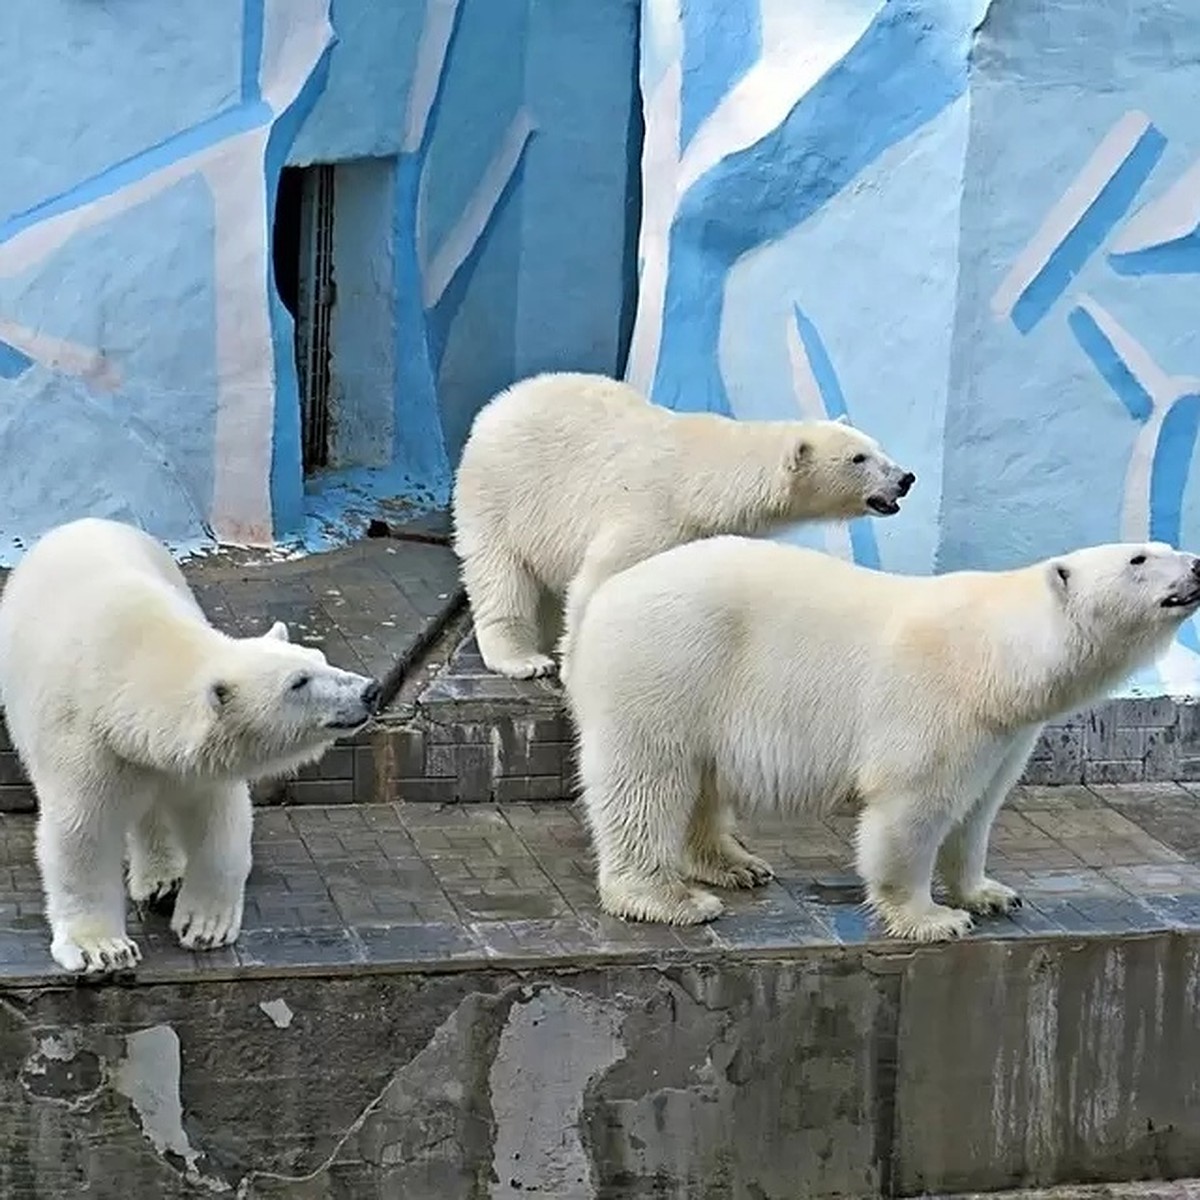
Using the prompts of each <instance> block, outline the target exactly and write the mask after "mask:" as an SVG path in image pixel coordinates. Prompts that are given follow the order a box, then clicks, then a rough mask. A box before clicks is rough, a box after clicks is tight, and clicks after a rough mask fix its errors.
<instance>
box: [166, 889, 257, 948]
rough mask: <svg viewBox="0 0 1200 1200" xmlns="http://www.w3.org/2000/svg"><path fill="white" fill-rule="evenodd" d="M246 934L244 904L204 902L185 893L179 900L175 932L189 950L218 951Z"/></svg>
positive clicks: (172, 925) (172, 928) (173, 918)
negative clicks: (242, 932)
mask: <svg viewBox="0 0 1200 1200" xmlns="http://www.w3.org/2000/svg"><path fill="white" fill-rule="evenodd" d="M241 931H242V902H241V900H240V898H239V899H238V900H237V901H235V902H232V903H212V902H203V901H200V900H196V899H193V898H191V897H189V896H187V894H186V891H184V892H181V893H180V894H179V896H178V897H177V898H176V900H175V913H174V915H173V916H172V917H171V932H172V933H173V934H174V935H175V936H176V937H177V938H178V939H179V944H180V945H181V946H182V947H183V948H184V949H185V950H217V949H220V947H222V946H230V945H232V944H233V943H234V942H236V941H237V939H238V934H240V933H241Z"/></svg>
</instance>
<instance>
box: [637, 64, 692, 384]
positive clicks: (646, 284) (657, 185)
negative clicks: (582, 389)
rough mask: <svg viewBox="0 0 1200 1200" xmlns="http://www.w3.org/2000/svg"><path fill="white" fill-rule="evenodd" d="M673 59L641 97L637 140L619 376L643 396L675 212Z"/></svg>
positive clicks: (676, 71) (655, 347) (653, 362)
mask: <svg viewBox="0 0 1200 1200" xmlns="http://www.w3.org/2000/svg"><path fill="white" fill-rule="evenodd" d="M682 78H683V73H682V69H681V67H680V65H679V63H674V64H672V65H671V66H670V67H668V68H667V70H666V71H664V72H663V77H662V80H661V81H660V82H659V84H658V86H657V87H656V88H655V89H654V91H653V92H652V93H651V94H650V96H649V97H648V98H647V100H646V121H645V125H646V135H645V138H644V140H643V143H642V178H643V180H645V185H644V186H643V188H642V228H641V233H640V234H639V236H638V242H639V245H638V257H639V259H640V260H641V261H640V263H639V271H638V305H637V315H636V317H635V319H634V323H633V337H632V338H631V339H630V345H629V360H628V362H627V363H626V366H625V378H626V380H628V382H629V383H630V384H632V385H633V386H634V387H635V388H637V389H638V390H639V391H641V392H643V393H645V394H646V395H649V393H650V385H651V384H652V383H653V382H654V373H655V371H656V369H657V367H658V351H659V346H660V345H661V343H662V325H663V305H664V304H665V303H666V297H667V263H668V258H669V257H670V238H671V222H672V220H674V217H675V172H676V171H677V170H678V166H679V120H680V109H679V88H680V84H681V82H682Z"/></svg>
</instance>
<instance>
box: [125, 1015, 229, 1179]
mask: <svg viewBox="0 0 1200 1200" xmlns="http://www.w3.org/2000/svg"><path fill="white" fill-rule="evenodd" d="M180 1078H181V1069H180V1057H179V1035H178V1034H176V1032H175V1030H174V1029H172V1028H171V1027H170V1026H169V1025H153V1026H151V1027H150V1028H149V1029H139V1030H138V1031H137V1032H136V1033H131V1034H130V1035H129V1036H128V1037H127V1038H126V1039H125V1058H124V1059H123V1060H122V1061H121V1062H120V1063H119V1064H118V1065H117V1068H116V1071H115V1072H114V1074H113V1087H114V1088H115V1089H116V1090H117V1091H118V1092H119V1093H120V1094H121V1095H122V1096H124V1097H125V1098H126V1099H127V1100H128V1101H129V1102H130V1103H131V1104H132V1105H133V1109H134V1112H136V1113H137V1115H138V1120H139V1121H140V1122H141V1125H142V1133H143V1134H144V1135H145V1136H146V1137H147V1138H148V1139H149V1141H150V1143H151V1144H152V1145H153V1146H154V1149H155V1150H157V1151H158V1153H159V1154H161V1155H162V1156H163V1157H164V1158H166V1157H167V1156H168V1155H172V1156H176V1157H178V1158H179V1159H182V1160H183V1162H184V1163H185V1164H186V1168H185V1169H186V1175H187V1178H188V1180H189V1181H190V1182H192V1183H196V1184H199V1185H201V1186H202V1187H205V1188H207V1189H208V1190H209V1191H212V1192H228V1191H229V1190H230V1189H229V1185H228V1184H227V1183H226V1182H225V1181H224V1180H222V1179H216V1178H213V1177H211V1176H209V1175H206V1174H204V1173H203V1172H202V1171H201V1170H200V1168H199V1166H198V1165H197V1164H198V1163H199V1160H200V1158H201V1153H200V1151H198V1150H196V1149H194V1148H193V1147H192V1144H191V1142H190V1141H189V1140H188V1135H187V1134H186V1133H185V1132H184V1128H183V1101H182V1099H181V1097H180V1092H179V1084H180Z"/></svg>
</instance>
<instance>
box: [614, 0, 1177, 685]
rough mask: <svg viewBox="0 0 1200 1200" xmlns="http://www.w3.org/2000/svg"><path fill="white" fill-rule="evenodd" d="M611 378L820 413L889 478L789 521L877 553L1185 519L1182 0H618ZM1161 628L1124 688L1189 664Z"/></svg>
mask: <svg viewBox="0 0 1200 1200" xmlns="http://www.w3.org/2000/svg"><path fill="white" fill-rule="evenodd" d="M641 75H642V89H643V93H644V103H645V108H646V145H645V153H644V185H643V186H644V196H645V202H644V208H643V225H642V234H641V246H640V253H641V275H642V279H641V282H642V287H641V294H640V299H639V311H638V316H637V325H636V328H635V333H634V340H633V349H632V353H631V358H630V364H629V370H628V375H629V378H630V379H631V380H632V381H633V382H635V383H637V384H638V385H640V386H643V387H646V388H649V389H651V390H652V393H653V396H654V398H655V399H656V400H658V401H659V402H661V403H663V404H666V405H668V406H670V407H674V408H680V409H709V410H713V411H720V412H727V413H732V414H734V415H736V416H740V417H782V416H789V415H790V416H795V415H797V414H807V415H814V416H820V415H825V414H836V413H839V412H848V414H849V416H850V417H851V419H852V420H853V421H854V422H855V423H857V424H860V425H861V426H862V427H864V428H866V429H868V430H870V431H871V432H872V433H874V434H875V435H877V436H878V437H879V438H880V440H881V441H883V442H884V444H885V445H886V446H888V447H889V448H890V449H891V450H892V452H893V453H894V454H895V456H896V457H898V458H900V459H902V460H903V461H905V462H906V463H908V464H911V465H913V467H914V469H915V470H916V472H917V474H918V476H919V477H920V482H919V484H918V486H917V488H916V489H915V491H914V493H913V495H912V497H911V498H910V500H909V501H908V502H907V503H906V507H905V511H904V514H903V515H902V516H900V517H898V518H896V519H895V520H889V521H863V522H857V523H855V524H854V526H853V527H852V528H851V529H849V530H847V529H844V528H828V529H821V530H815V531H814V530H808V531H805V532H803V533H800V532H797V533H796V534H795V535H794V536H796V537H797V539H798V540H804V541H807V542H810V543H814V544H817V545H823V546H825V547H826V548H828V549H830V550H832V551H833V552H835V553H839V554H846V555H851V554H852V555H853V556H854V557H855V558H856V559H857V560H858V561H860V562H863V563H867V564H878V565H881V566H883V567H884V568H885V569H892V570H910V571H917V572H928V571H931V570H949V569H955V568H959V567H966V566H976V567H978V566H982V567H1004V566H1009V565H1015V564H1018V563H1021V562H1025V561H1029V560H1031V559H1033V558H1037V557H1042V556H1048V555H1051V554H1054V553H1058V552H1060V551H1063V550H1066V549H1070V548H1072V547H1075V546H1078V545H1083V544H1087V543H1093V542H1102V541H1113V540H1119V539H1130V540H1133V539H1139V540H1140V539H1145V538H1147V537H1153V538H1159V539H1163V540H1167V541H1171V542H1175V543H1177V544H1178V543H1181V544H1184V545H1190V546H1191V547H1192V548H1196V547H1197V546H1198V545H1200V488H1198V487H1197V486H1196V485H1195V482H1193V478H1192V470H1191V468H1192V462H1193V458H1194V456H1195V442H1196V432H1197V428H1198V427H1200V323H1197V320H1196V314H1197V296H1198V293H1197V290H1196V289H1197V284H1196V273H1197V271H1198V270H1200V238H1197V232H1196V231H1197V226H1198V225H1200V198H1198V197H1200V190H1198V189H1200V159H1198V157H1197V156H1198V155H1200V134H1198V132H1197V126H1196V123H1195V121H1194V120H1193V117H1192V112H1193V109H1194V98H1195V96H1196V94H1197V91H1198V90H1200V25H1198V24H1197V22H1196V21H1195V13H1194V6H1193V5H1192V4H1191V3H1190V0H1063V2H1061V3H1055V4H1046V3H1044V2H1043V0H893V2H891V3H884V2H883V0H805V2H803V3H797V2H795V0H730V2H729V3H726V4H723V5H721V6H719V8H718V7H715V6H713V5H711V4H705V3H703V2H702V0H646V4H645V6H644V28H643V43H642V69H641ZM1198 652H1200V642H1198V641H1197V637H1196V631H1195V628H1194V626H1193V625H1192V624H1189V625H1188V626H1187V627H1185V631H1184V633H1183V635H1182V637H1181V639H1180V642H1179V643H1178V644H1177V645H1176V647H1175V649H1174V650H1173V651H1172V652H1171V654H1170V655H1168V657H1167V658H1166V659H1165V660H1164V661H1163V662H1162V663H1161V664H1160V666H1159V669H1158V670H1157V671H1155V672H1152V673H1150V674H1148V675H1147V676H1146V677H1144V678H1142V679H1141V680H1140V681H1138V684H1137V686H1138V687H1139V688H1141V689H1142V690H1145V691H1149V692H1151V693H1155V692H1159V693H1160V692H1163V691H1168V692H1174V693H1191V692H1194V691H1196V690H1197V686H1198V685H1200V657H1198Z"/></svg>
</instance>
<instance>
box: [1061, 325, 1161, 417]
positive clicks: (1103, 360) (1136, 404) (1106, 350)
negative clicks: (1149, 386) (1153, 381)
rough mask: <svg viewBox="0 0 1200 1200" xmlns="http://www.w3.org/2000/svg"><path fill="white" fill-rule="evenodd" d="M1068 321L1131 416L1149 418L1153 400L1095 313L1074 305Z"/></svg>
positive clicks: (1084, 349)
mask: <svg viewBox="0 0 1200 1200" xmlns="http://www.w3.org/2000/svg"><path fill="white" fill-rule="evenodd" d="M1067 324H1068V325H1069V326H1070V328H1071V332H1072V333H1073V334H1074V335H1075V340H1076V341H1077V342H1078V343H1079V345H1080V347H1081V349H1082V350H1083V352H1084V353H1085V354H1086V355H1087V356H1088V358H1090V359H1091V360H1092V362H1093V363H1095V365H1096V370H1097V371H1099V372H1100V374H1101V375H1102V376H1103V377H1104V381H1105V382H1106V383H1107V384H1108V386H1109V387H1110V388H1112V390H1113V391H1114V392H1115V393H1116V396H1117V399H1118V400H1120V401H1121V403H1122V404H1123V405H1124V406H1125V409H1126V411H1127V412H1128V413H1129V415H1130V416H1131V417H1132V418H1133V419H1134V420H1135V421H1138V422H1144V421H1148V420H1149V419H1150V414H1151V412H1153V410H1154V403H1153V401H1152V400H1151V398H1150V397H1149V396H1148V395H1147V394H1146V389H1145V388H1143V387H1142V385H1141V384H1140V383H1138V381H1137V379H1135V378H1134V376H1133V374H1132V372H1131V371H1130V370H1129V368H1128V367H1127V366H1126V365H1125V362H1124V361H1123V360H1122V358H1121V356H1120V355H1119V354H1118V353H1117V351H1116V349H1115V348H1114V346H1113V344H1112V342H1110V341H1109V340H1108V337H1107V336H1106V335H1105V333H1104V330H1102V329H1101V328H1100V326H1099V325H1097V324H1096V320H1095V318H1094V317H1093V316H1092V314H1091V313H1089V312H1088V311H1087V310H1086V309H1083V308H1078V307H1077V308H1073V309H1072V310H1071V313H1070V315H1069V316H1068V317H1067Z"/></svg>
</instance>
